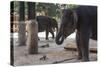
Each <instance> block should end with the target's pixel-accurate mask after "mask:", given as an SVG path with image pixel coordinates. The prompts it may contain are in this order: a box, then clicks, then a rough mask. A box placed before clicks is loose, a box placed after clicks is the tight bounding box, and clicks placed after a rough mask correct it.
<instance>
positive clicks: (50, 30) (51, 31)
mask: <svg viewBox="0 0 100 67" xmlns="http://www.w3.org/2000/svg"><path fill="white" fill-rule="evenodd" d="M49 32H50V33H51V34H52V39H54V32H53V30H52V28H51V29H49Z"/></svg>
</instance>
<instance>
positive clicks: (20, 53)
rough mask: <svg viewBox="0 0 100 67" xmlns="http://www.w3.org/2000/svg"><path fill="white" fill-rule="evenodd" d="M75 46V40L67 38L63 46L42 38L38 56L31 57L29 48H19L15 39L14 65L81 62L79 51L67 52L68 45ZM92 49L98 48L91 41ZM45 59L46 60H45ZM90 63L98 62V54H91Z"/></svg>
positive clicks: (39, 42) (52, 40)
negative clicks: (78, 56) (78, 55)
mask: <svg viewBox="0 0 100 67" xmlns="http://www.w3.org/2000/svg"><path fill="white" fill-rule="evenodd" d="M69 43H70V45H71V44H75V38H71V37H70V38H67V39H66V40H65V41H64V43H63V44H62V45H57V44H56V43H55V40H54V39H52V38H50V37H49V40H45V38H44V37H40V41H38V52H39V53H38V54H34V55H29V54H28V51H27V46H18V38H16V37H14V65H15V66H24V65H43V64H56V63H74V62H81V60H77V51H69V50H65V49H64V47H65V46H67V45H68V44H69ZM90 44H92V46H91V47H94V48H97V43H96V42H95V41H92V40H90ZM43 57H45V59H43ZM90 61H97V53H90Z"/></svg>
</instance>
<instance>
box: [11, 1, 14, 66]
mask: <svg viewBox="0 0 100 67" xmlns="http://www.w3.org/2000/svg"><path fill="white" fill-rule="evenodd" d="M10 9H11V12H10V16H11V17H10V24H11V28H10V34H11V36H10V51H11V53H10V64H11V65H12V66H13V65H14V45H13V19H14V18H13V13H14V1H12V2H11V3H10Z"/></svg>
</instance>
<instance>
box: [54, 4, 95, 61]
mask: <svg viewBox="0 0 100 67" xmlns="http://www.w3.org/2000/svg"><path fill="white" fill-rule="evenodd" d="M75 30H76V44H77V50H78V59H80V60H82V61H89V38H92V39H94V40H97V6H87V5H86V6H85V5H79V6H78V7H77V8H75V9H70V8H69V9H64V10H63V11H62V17H61V24H60V28H59V29H58V33H57V35H56V39H55V42H56V43H57V44H58V45H60V44H62V43H63V41H64V39H65V38H67V37H68V36H69V35H70V34H72V33H73V32H75Z"/></svg>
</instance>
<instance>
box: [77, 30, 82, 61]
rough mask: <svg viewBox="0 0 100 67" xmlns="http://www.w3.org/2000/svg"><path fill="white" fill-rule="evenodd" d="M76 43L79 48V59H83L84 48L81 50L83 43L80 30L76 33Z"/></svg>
mask: <svg viewBox="0 0 100 67" xmlns="http://www.w3.org/2000/svg"><path fill="white" fill-rule="evenodd" d="M76 44H77V50H78V59H82V50H81V44H80V33H79V31H77V33H76Z"/></svg>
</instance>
